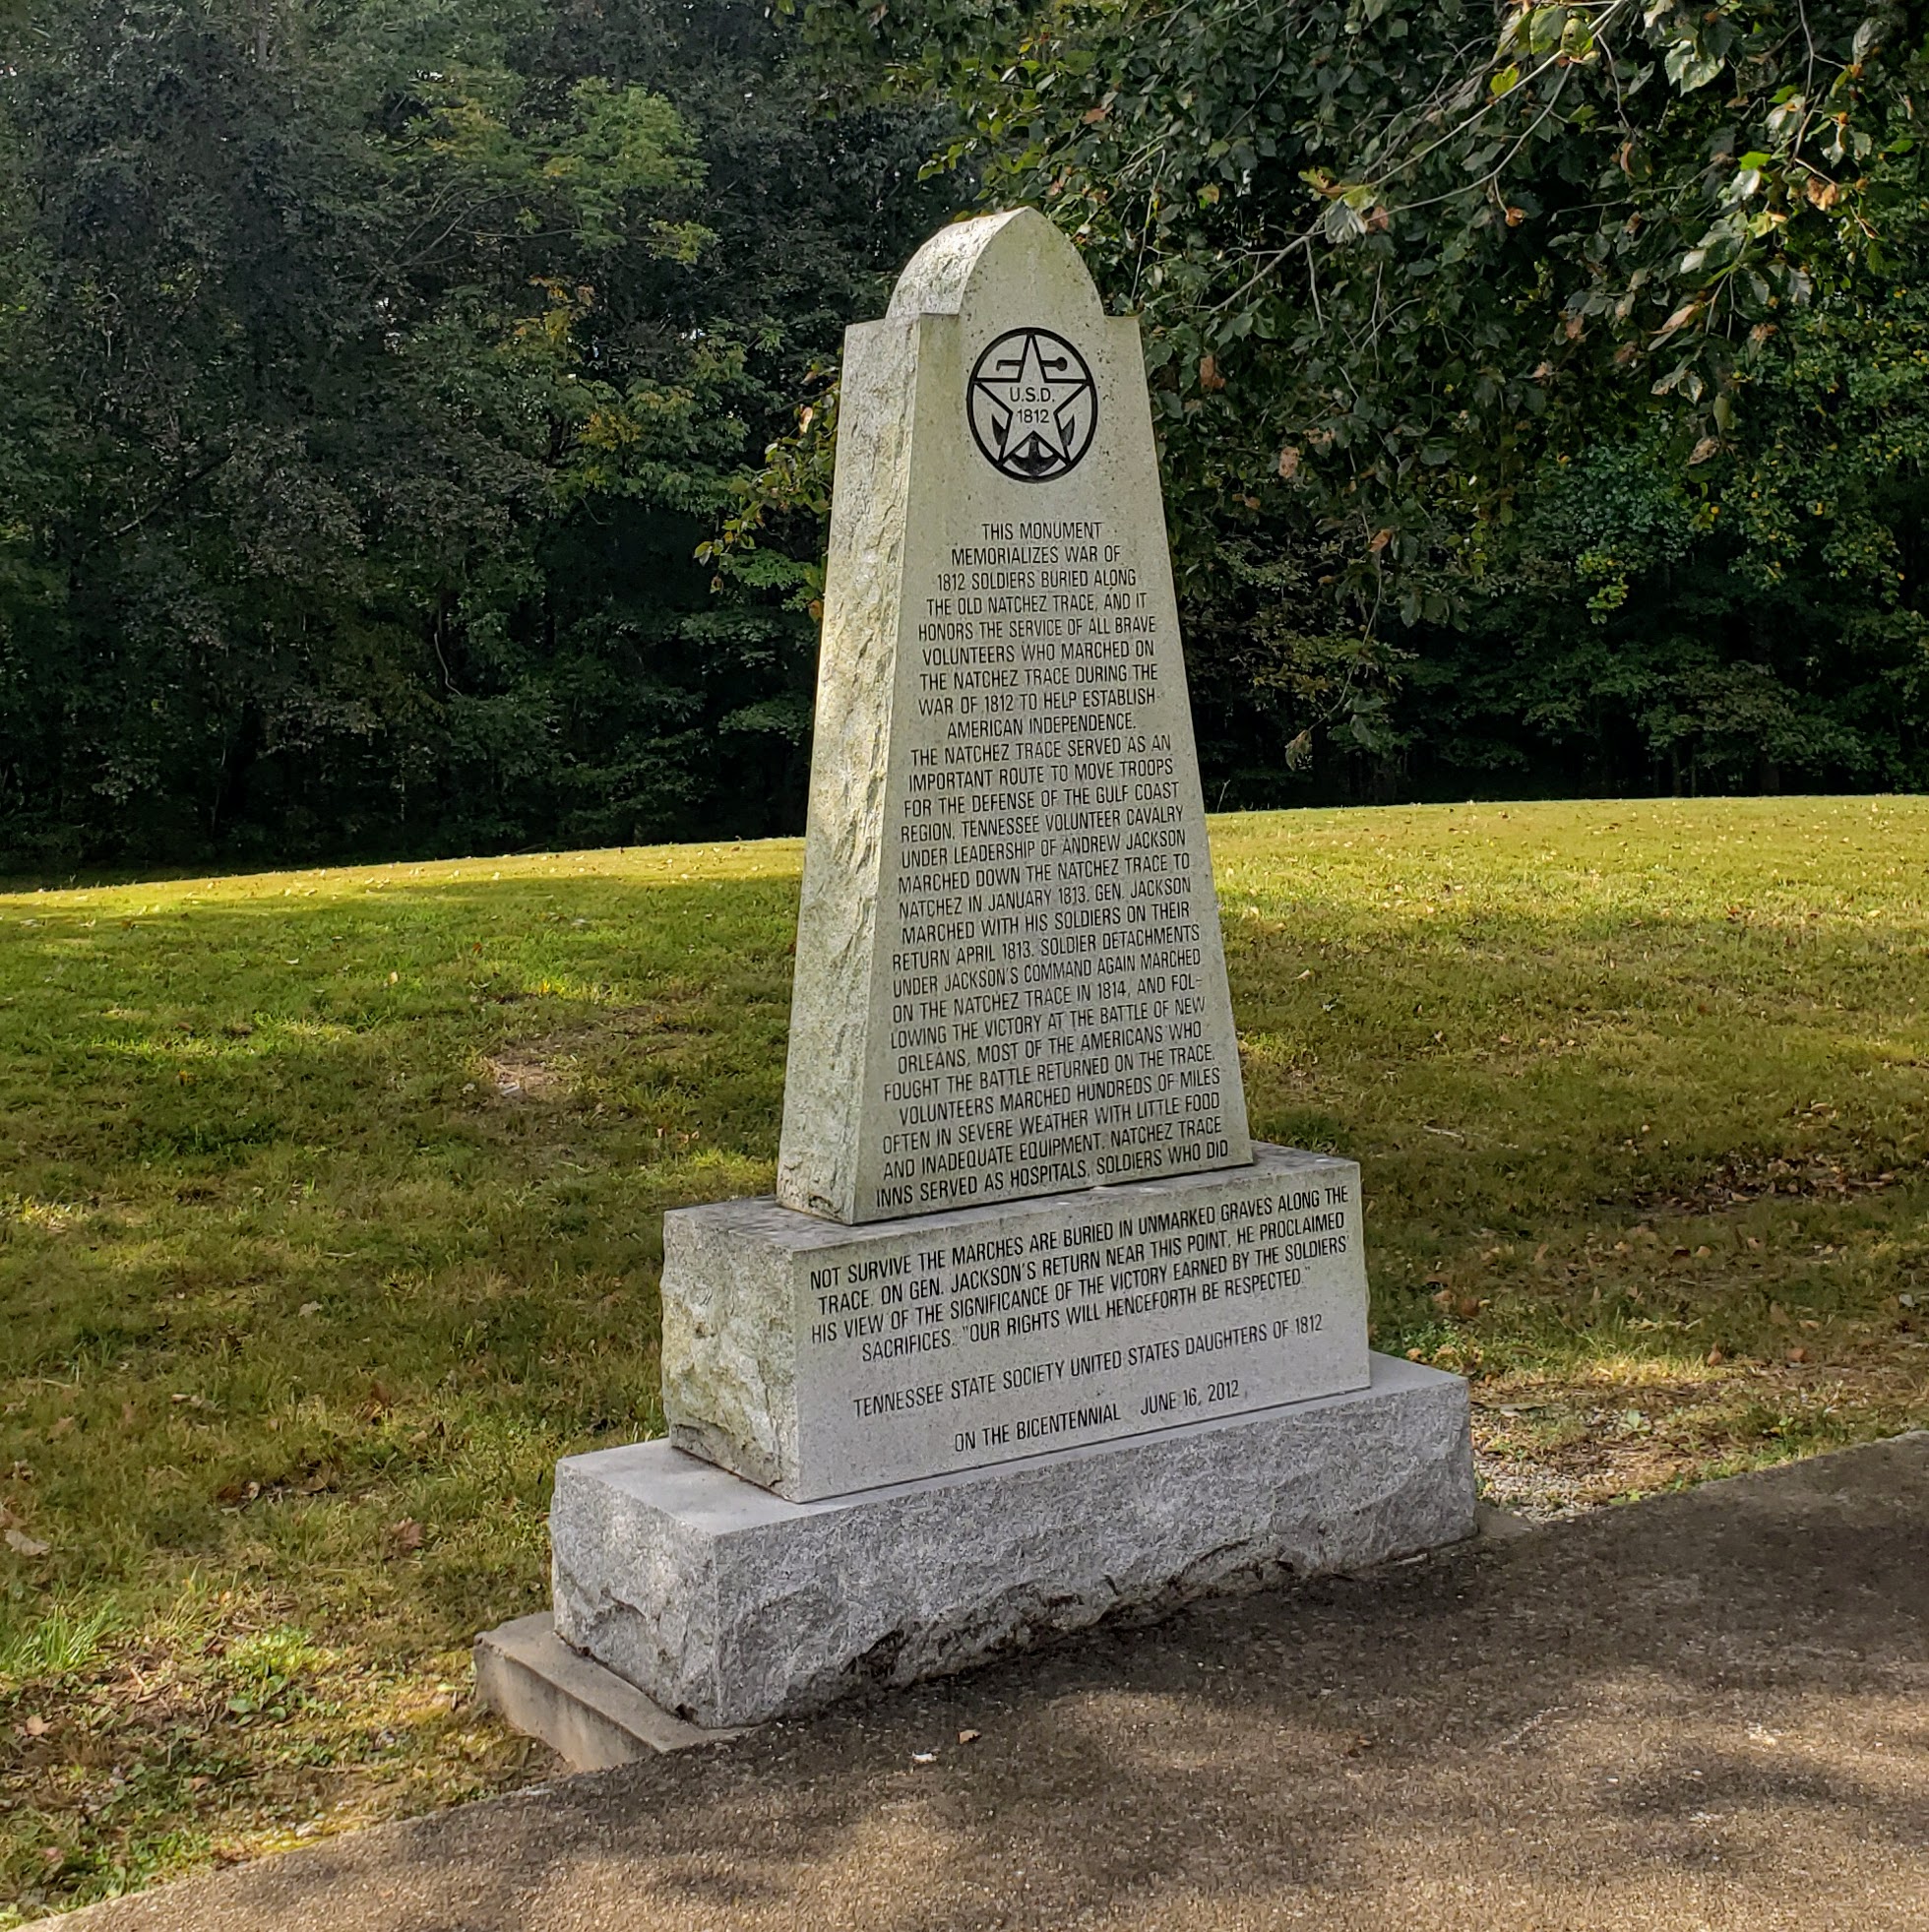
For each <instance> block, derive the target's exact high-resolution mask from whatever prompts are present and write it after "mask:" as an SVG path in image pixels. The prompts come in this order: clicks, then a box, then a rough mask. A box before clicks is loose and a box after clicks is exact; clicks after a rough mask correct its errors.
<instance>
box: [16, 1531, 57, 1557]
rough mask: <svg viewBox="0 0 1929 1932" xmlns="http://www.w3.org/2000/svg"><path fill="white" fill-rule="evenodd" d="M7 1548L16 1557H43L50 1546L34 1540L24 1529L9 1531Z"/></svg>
mask: <svg viewBox="0 0 1929 1932" xmlns="http://www.w3.org/2000/svg"><path fill="white" fill-rule="evenodd" d="M7 1547H8V1548H9V1549H10V1550H12V1551H13V1553H14V1554H15V1555H16V1556H45V1555H46V1553H47V1551H48V1549H49V1548H50V1547H51V1545H50V1544H47V1543H43V1542H40V1541H38V1540H36V1539H35V1538H34V1537H32V1536H30V1535H29V1534H28V1533H27V1531H26V1530H24V1529H9V1530H8V1531H7Z"/></svg>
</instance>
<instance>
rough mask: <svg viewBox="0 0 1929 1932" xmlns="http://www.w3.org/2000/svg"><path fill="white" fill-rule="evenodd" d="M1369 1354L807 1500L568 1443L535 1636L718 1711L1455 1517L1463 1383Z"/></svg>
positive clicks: (1024, 1635)
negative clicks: (1287, 1379)
mask: <svg viewBox="0 0 1929 1932" xmlns="http://www.w3.org/2000/svg"><path fill="white" fill-rule="evenodd" d="M1372 1369H1373V1381H1372V1385H1371V1387H1369V1388H1367V1389H1364V1390H1360V1391H1357V1392H1355V1393H1353V1394H1349V1395H1343V1396H1332V1397H1327V1398H1325V1399H1322V1400H1320V1401H1316V1402H1296V1403H1293V1404H1291V1405H1289V1406H1286V1407H1281V1408H1276V1409H1267V1410H1264V1411H1261V1412H1260V1413H1258V1414H1252V1415H1244V1416H1239V1417H1234V1418H1228V1419H1226V1420H1222V1421H1212V1422H1202V1423H1196V1424H1193V1425H1191V1426H1189V1427H1186V1428H1181V1429H1173V1430H1168V1431H1166V1432H1165V1433H1163V1434H1160V1435H1155V1436H1142V1437H1137V1438H1134V1439H1132V1440H1130V1441H1126V1442H1120V1443H1110V1444H1104V1445H1101V1446H1098V1447H1093V1448H1085V1449H1073V1450H1065V1451H1060V1452H1058V1453H1056V1454H1053V1455H1048V1456H1041V1457H1037V1458H1034V1459H1033V1460H1031V1461H1029V1462H1025V1463H1014V1464H1007V1465H1001V1466H1000V1467H998V1468H995V1469H980V1470H976V1471H973V1472H972V1473H970V1474H969V1475H966V1476H941V1477H937V1478H934V1479H932V1480H928V1481H924V1482H917V1483H908V1484H904V1485H902V1486H899V1487H896V1488H891V1489H882V1490H872V1491H870V1492H868V1493H866V1494H863V1495H858V1496H847V1497H840V1498H838V1499H835V1500H833V1501H829V1502H821V1503H803V1504H798V1503H787V1502H784V1501H783V1500H781V1499H780V1498H778V1497H776V1496H773V1495H771V1494H769V1493H768V1492H767V1491H764V1490H761V1489H756V1488H753V1487H751V1486H750V1485H748V1484H746V1483H743V1482H741V1481H739V1480H737V1479H736V1478H735V1477H733V1476H731V1475H728V1474H727V1473H725V1472H724V1471H722V1470H719V1469H716V1468H712V1467H710V1466H709V1465H706V1464H703V1463H700V1462H697V1461H696V1460H694V1459H693V1458H691V1457H688V1456H684V1455H682V1454H681V1453H679V1452H678V1451H676V1450H675V1449H672V1448H671V1447H670V1446H669V1445H668V1444H667V1443H661V1442H654V1443H639V1444H637V1445H635V1446H634V1447H631V1448H626V1449H612V1450H602V1451H598V1452H596V1453H595V1454H592V1455H588V1456H575V1457H570V1458H568V1459H567V1460H566V1461H564V1462H563V1463H562V1464H560V1465H558V1467H557V1471H556V1491H555V1500H554V1503H553V1505H552V1509H551V1515H550V1541H551V1546H552V1549H553V1552H554V1586H555V1605H556V1630H557V1633H558V1635H559V1636H561V1637H562V1638H564V1639H565V1640H566V1641H567V1642H569V1643H570V1644H573V1645H575V1646H576V1647H577V1648H578V1649H580V1650H582V1651H585V1652H588V1653H589V1654H590V1655H591V1656H592V1657H594V1658H595V1659H596V1660H597V1661H599V1662H601V1663H603V1664H606V1665H607V1666H608V1667H609V1668H610V1669H612V1670H614V1671H616V1672H617V1673H618V1674H619V1675H620V1676H622V1677H625V1678H627V1679H628V1680H629V1681H630V1682H631V1683H633V1684H636V1685H637V1686H638V1687H639V1688H641V1689H642V1690H643V1691H645V1692H646V1693H647V1694H648V1695H649V1696H650V1697H651V1698H653V1700H654V1701H655V1702H656V1703H657V1704H659V1705H661V1706H662V1707H663V1708H664V1709H665V1710H667V1711H670V1712H672V1713H674V1714H676V1715H678V1716H680V1717H683V1718H685V1719H686V1720H688V1721H690V1722H692V1723H696V1724H700V1725H703V1726H705V1727H707V1728H720V1727H723V1726H727V1725H732V1724H748V1723H755V1722H758V1721H761V1720H763V1719H765V1718H769V1717H775V1716H779V1715H783V1714H791V1713H799V1712H805V1711H810V1710H815V1709H817V1708H820V1707H822V1706H825V1705H828V1704H831V1703H833V1702H834V1701H836V1700H837V1699H839V1698H841V1697H844V1696H846V1695H849V1694H850V1693H852V1692H855V1691H859V1690H862V1689H866V1688H869V1687H874V1686H886V1685H902V1684H908V1683H912V1682H915V1681H917V1680H918V1679H921V1678H925V1677H933V1676H942V1675H944V1674H946V1673H948V1672H951V1671H955V1670H960V1669H963V1668H964V1667H966V1666H968V1665H970V1664H972V1663H975V1662H977V1661H978V1660H979V1659H981V1658H983V1657H986V1656H989V1655H991V1654H992V1653H993V1652H997V1651H1000V1650H1004V1649H1009V1648H1012V1647H1014V1646H1019V1645H1024V1644H1027V1643H1029V1642H1032V1641H1035V1640H1037V1639H1038V1638H1040V1637H1043V1636H1045V1635H1048V1634H1049V1633H1052V1632H1056V1631H1067V1630H1076V1629H1080V1628H1082V1627H1085V1626H1087V1625H1089V1624H1092V1623H1095V1622H1097V1621H1098V1620H1099V1619H1100V1618H1103V1617H1108V1616H1117V1615H1127V1614H1136V1615H1151V1614H1156V1613H1158V1612H1161V1611H1163V1610H1165V1609H1167V1608H1169V1607H1172V1606H1175V1605H1177V1604H1179V1603H1182V1602H1184V1601H1187V1600H1189V1599H1191V1598H1194V1597H1197V1596H1201V1595H1205V1594H1208V1593H1211V1592H1216V1591H1225V1590H1236V1589H1250V1588H1256V1587H1260V1586H1263V1585H1265V1584H1266V1583H1268V1582H1270V1581H1276V1580H1277V1579H1279V1578H1281V1577H1282V1576H1284V1575H1286V1574H1288V1573H1291V1574H1298V1575H1311V1574H1317V1573H1320V1572H1325V1571H1333V1570H1350V1569H1358V1568H1360V1567H1362V1566H1364V1565H1367V1564H1371V1563H1375V1562H1379V1561H1382V1560H1384V1559H1386V1558H1389V1557H1395V1556H1401V1555H1405V1554H1408V1553H1410V1552H1412V1551H1416V1550H1423V1549H1429V1548H1433V1547H1434V1546H1436V1545H1438V1544H1441V1543H1446V1542H1452V1541H1455V1540H1457V1539H1459V1538H1461V1537H1462V1536H1465V1535H1468V1534H1470V1533H1471V1531H1472V1529H1473V1507H1474V1493H1473V1468H1472V1457H1471V1453H1470V1450H1469V1447H1468V1440H1467V1394H1466V1385H1465V1383H1463V1382H1462V1381H1461V1380H1460V1379H1459V1378H1458V1377H1455V1376H1449V1375H1443V1374H1441V1373H1439V1372H1438V1371H1437V1370H1433V1369H1427V1368H1421V1367H1419V1366H1418V1365H1416V1364H1414V1363H1410V1362H1403V1361H1396V1360H1393V1359H1390V1358H1389V1357H1386V1356H1382V1355H1376V1356H1374V1357H1373V1362H1372Z"/></svg>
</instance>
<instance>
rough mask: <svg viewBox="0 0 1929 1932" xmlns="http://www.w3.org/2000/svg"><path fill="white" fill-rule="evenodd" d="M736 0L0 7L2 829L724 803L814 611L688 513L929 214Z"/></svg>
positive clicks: (247, 837) (503, 819)
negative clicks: (724, 574)
mask: <svg viewBox="0 0 1929 1932" xmlns="http://www.w3.org/2000/svg"><path fill="white" fill-rule="evenodd" d="M794 37H795V36H794V31H792V30H789V29H785V28H782V27H779V26H776V25H773V24H772V23H771V22H770V21H769V20H767V19H766V18H765V16H764V14H763V12H762V10H761V9H760V8H758V7H756V6H755V5H754V4H752V3H751V0H706V4H704V5H701V6H698V7H695V8H687V9H682V8H679V9H668V8H659V7H646V8H643V9H640V10H634V11H632V12H630V13H627V14H625V15H623V16H621V17H620V18H619V17H615V16H611V17H607V18H605V17H601V16H584V15H580V14H579V13H578V12H576V11H575V10H571V9H567V8H564V7H561V6H557V5H551V4H547V0H485V4H483V5H480V6H463V7H456V6H453V5H449V4H446V3H445V0H358V3H357V4H351V5H349V6H346V7H335V6H330V7H321V6H314V5H308V4H305V0H303V4H297V5H295V6H292V7H289V8H284V9H282V10H280V11H279V12H277V13H274V14H272V15H264V14H262V12H261V11H260V9H258V8H255V7H252V6H246V7H244V6H240V5H238V4H237V0H82V4H81V5H79V6H64V5H63V6H59V7H54V6H52V5H46V6H31V7H30V8H29V9H28V11H27V12H26V13H25V14H23V15H21V16H19V17H17V18H16V19H14V20H13V21H12V23H11V24H10V25H9V26H7V27H5V28H4V29H0V64H4V65H5V67H6V70H7V72H8V75H9V82H8V87H7V90H6V95H5V98H4V100H0V201H4V211H0V212H4V214H5V215H6V216H7V219H6V221H5V223H4V227H0V237H3V238H0V355H4V358H5V367H6V371H7V381H6V383H5V384H3V385H0V493H3V499H0V500H4V502H5V504H6V510H5V513H4V517H0V864H11V865H12V867H13V868H14V869H17V870H18V869H21V868H23V867H39V868H43V869H44V868H48V867H54V866H61V865H68V864H72V863H75V862H78V861H87V860H90V859H94V860H97V859H100V858H113V859H128V858H140V857H149V858H154V857H164V858H182V857H186V856H190V855H193V854H196V853H202V852H215V851H221V852H226V853H230V854H233V853H242V852H247V851H250V850H259V851H266V850H275V851H303V850H323V851H327V850H342V849H354V848H357V847H360V848H367V847H369V846H382V847H388V848H390V849H395V848H403V849H407V848H411V847H412V848H415V849H431V850H433V849H437V848H442V849H447V848H449V847H451V846H456V847H458V848H473V847H474V846H477V845H487V846H497V847H501V846H505V845H508V846H515V845H525V844H529V843H534V842H541V841H559V842H566V841H579V842H580V841H604V840H633V839H636V838H638V837H639V836H642V835H644V834H646V833H652V832H653V833H659V834H660V833H664V832H680V833H688V832H690V831H692V830H696V829H699V828H702V829H705V830H711V831H716V830H724V831H744V832H751V831H757V830H762V829H768V828H769V827H770V826H772V825H774V824H779V823H783V822H785V821H786V820H787V819H788V818H789V817H790V816H791V815H792V814H793V813H794V811H795V809H796V803H797V800H798V799H799V798H800V796H801V788H802V774H803V765H804V750H803V742H804V738H805V719H806V712H807V701H808V693H809V689H810V684H811V677H812V654H813V638H812V635H811V628H810V625H809V622H808V619H807V617H806V616H804V615H803V614H802V613H799V612H796V611H790V610H786V609H785V608H783V607H782V605H781V602H780V600H779V599H778V598H776V597H774V596H772V595H770V594H768V593H767V592H765V591H764V590H763V589H762V587H760V586H759V585H757V584H756V583H754V582H746V583H744V584H743V585H742V586H741V588H738V589H735V590H733V591H731V592H730V593H729V594H727V595H724V596H721V597H719V596H716V595H715V594H713V592H712V590H711V588H710V574H709V573H708V572H707V571H706V570H705V569H704V568H703V567H702V565H701V564H700V563H699V562H698V561H697V560H696V559H695V557H694V554H693V553H694V551H695V549H696V547H697V545H698V544H699V543H700V542H701V541H702V540H703V539H704V538H705V537H706V535H707V534H708V533H709V532H710V531H711V530H712V529H713V528H714V527H715V525H716V520H717V518H718V517H719V516H720V515H721V514H722V513H723V512H724V510H725V509H726V508H727V506H728V505H729V504H731V503H732V502H733V501H734V500H735V499H734V496H733V479H734V478H735V476H736V474H737V473H738V471H739V470H740V469H741V468H742V467H743V466H744V464H745V462H746V460H747V459H750V458H754V456H755V454H756V452H757V450H758V449H760V448H761V447H762V444H763V442H764V441H765V440H767V438H768V437H769V435H770V434H771V433H772V431H773V430H774V428H775V427H776V426H777V425H778V423H779V422H781V421H782V420H783V419H784V418H785V417H786V416H787V414H788V410H789V405H790V398H791V396H792V394H793V393H794V391H795V389H796V387H797V385H798V384H799V382H800V381H801V380H802V377H803V373H804V371H805V370H807V369H808V368H809V367H810V365H811V364H812V362H813V361H814V360H815V359H817V358H818V357H820V356H821V355H822V354H823V353H824V351H825V350H826V349H827V348H828V347H829V346H830V345H831V344H833V343H835V342H836V340H837V335H838V332H839V331H840V329H841V327H842V325H843V322H844V321H845V320H846V319H847V318H848V316H849V315H850V314H851V313H852V312H854V311H856V310H858V309H861V308H863V307H866V306H868V305H870V304H871V303H872V302H873V301H875V299H876V295H875V292H874V291H875V289H876V288H877V286H878V284H879V280H880V276H881V273H882V272H885V271H888V269H889V268H890V267H891V266H892V265H893V264H894V263H895V261H896V260H897V259H898V258H899V257H900V256H901V255H902V252H903V251H904V250H905V249H906V248H907V247H908V246H909V245H910V237H911V236H912V235H914V234H915V233H917V232H919V231H921V230H922V229H923V228H924V227H925V226H926V225H928V222H929V221H930V220H931V219H934V218H936V216H935V215H934V214H933V213H932V212H931V210H932V208H933V206H934V191H933V190H930V189H920V188H919V187H918V186H917V184H916V180H915V174H916V167H917V163H918V161H919V159H920V158H921V157H922V156H923V155H924V154H925V153H926V152H927V151H928V148H929V146H930V143H931V139H932V137H931V135H930V134H929V133H928V132H927V131H926V126H925V121H924V119H923V118H922V117H921V116H920V115H919V114H918V113H917V112H915V111H911V112H905V111H902V110H875V111H872V110H860V111H855V112H853V113H852V114H850V115H848V116H845V117H843V118H841V119H839V120H835V121H834V120H832V119H830V118H829V117H827V116H825V115H823V114H822V113H819V112H818V111H816V106H815V101H814V98H813V96H812V94H811V92H810V88H809V83H808V81H807V79H806V78H805V77H803V76H802V75H801V74H800V73H797V72H793V70H792V67H791V66H790V64H789V62H788V54H787V47H788V43H789V41H790V40H791V39H793V38H794Z"/></svg>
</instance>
